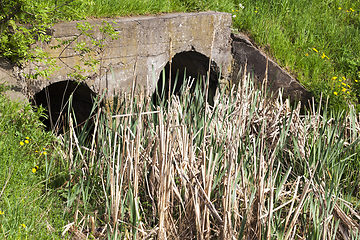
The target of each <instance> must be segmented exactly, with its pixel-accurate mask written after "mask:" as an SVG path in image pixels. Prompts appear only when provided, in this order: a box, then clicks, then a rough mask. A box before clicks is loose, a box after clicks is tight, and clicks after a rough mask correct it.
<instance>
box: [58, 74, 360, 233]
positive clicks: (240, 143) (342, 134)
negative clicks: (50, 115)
mask: <svg viewBox="0 0 360 240" xmlns="http://www.w3.org/2000/svg"><path fill="white" fill-rule="evenodd" d="M239 79H240V81H239V86H234V87H233V88H231V90H230V91H229V93H228V94H225V93H224V92H222V93H220V92H219V93H217V95H216V96H215V99H214V105H213V106H210V105H208V104H206V100H205V99H206V94H205V93H206V91H205V89H206V87H207V86H206V84H203V83H202V81H195V80H193V79H188V80H185V81H184V82H185V83H184V84H183V87H182V90H181V94H180V95H178V96H176V95H173V96H171V98H170V99H169V101H168V102H167V103H165V102H164V101H162V100H161V99H158V101H157V103H158V105H157V106H154V105H153V102H152V101H151V98H150V97H147V96H145V95H141V94H139V95H137V96H134V95H133V94H131V95H128V94H124V95H123V96H121V97H118V98H116V99H114V101H113V102H112V103H111V104H109V105H108V106H107V107H100V108H99V111H98V113H97V114H95V117H94V121H93V123H94V131H93V133H92V136H91V138H90V139H91V140H89V137H84V136H82V134H85V131H84V132H83V133H82V132H79V131H74V129H72V126H73V124H70V132H69V133H68V134H67V135H64V139H63V146H64V148H63V149H64V150H63V155H64V156H65V158H67V159H69V161H68V170H67V171H68V176H69V180H68V182H67V187H68V188H67V190H66V191H67V210H68V211H69V212H70V213H71V214H73V215H74V222H73V223H70V224H69V225H68V226H67V228H66V229H65V230H68V231H70V232H71V233H72V234H74V235H76V236H82V237H86V236H89V235H90V234H91V235H92V236H94V237H95V238H99V239H102V238H104V237H107V238H108V239H130V238H132V239H151V238H157V239H194V238H196V239H295V238H296V239H350V238H355V237H356V238H359V236H358V230H359V228H360V226H359V223H358V221H359V220H360V216H359V214H358V213H357V211H356V207H355V206H354V205H353V204H354V202H350V201H349V200H350V199H354V197H357V193H356V192H355V189H356V187H355V185H356V186H357V185H358V181H355V179H356V177H354V176H358V170H357V169H354V166H357V165H356V164H357V153H358V152H359V147H358V146H357V144H358V141H359V139H358V131H359V128H360V126H359V117H358V116H356V114H355V111H350V112H348V113H346V114H345V113H343V114H337V115H335V114H333V113H331V112H327V111H326V110H325V111H324V112H321V111H320V109H321V107H320V106H319V107H316V106H313V107H312V109H310V111H309V112H307V114H305V115H300V108H301V105H300V104H301V103H299V104H298V105H297V106H296V108H295V109H291V107H290V105H289V102H288V101H287V100H285V101H283V100H282V96H281V92H280V93H279V95H278V97H277V98H276V99H272V100H271V98H270V97H269V96H266V89H265V88H264V87H263V88H260V89H256V88H255V86H254V84H253V81H252V78H251V77H250V76H249V75H245V74H244V75H243V74H239ZM192 85H194V87H193V86H192ZM158 91H161V90H158ZM94 109H95V108H94ZM351 109H353V108H351ZM354 172H356V174H354ZM354 184H355V185H354ZM64 232H65V231H64Z"/></svg>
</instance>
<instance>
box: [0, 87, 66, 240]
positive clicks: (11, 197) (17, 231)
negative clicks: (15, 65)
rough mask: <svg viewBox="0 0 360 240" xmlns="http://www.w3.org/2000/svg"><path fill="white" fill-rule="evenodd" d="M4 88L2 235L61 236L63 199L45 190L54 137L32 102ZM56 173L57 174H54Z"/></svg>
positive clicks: (0, 120)
mask: <svg viewBox="0 0 360 240" xmlns="http://www.w3.org/2000/svg"><path fill="white" fill-rule="evenodd" d="M1 88H2V89H1V91H0V136H1V137H0V165H1V166H2V167H1V170H0V182H1V188H0V211H1V212H0V236H1V238H2V239H26V238H31V239H35V238H36V239H51V238H55V239H56V238H57V236H58V235H56V234H55V231H53V232H52V231H50V232H49V229H48V227H49V226H53V228H54V230H55V228H57V230H59V229H60V230H61V227H62V226H63V225H64V223H65V222H64V220H63V218H61V215H59V212H61V207H62V206H61V204H59V203H60V202H59V198H58V197H57V196H52V195H51V193H50V192H44V186H45V183H44V182H43V179H44V171H45V169H46V168H45V164H46V162H47V161H48V160H49V159H50V158H52V156H53V152H52V149H53V147H52V144H53V143H54V142H55V138H54V136H53V135H52V134H51V133H49V132H44V131H43V130H41V126H42V123H41V122H40V120H39V117H40V116H42V114H43V113H42V112H41V111H38V112H33V111H32V107H31V106H30V105H29V104H25V103H20V102H13V101H10V100H9V99H8V98H7V97H5V95H4V94H3V91H4V88H3V87H2V86H1ZM54 174H55V173H54Z"/></svg>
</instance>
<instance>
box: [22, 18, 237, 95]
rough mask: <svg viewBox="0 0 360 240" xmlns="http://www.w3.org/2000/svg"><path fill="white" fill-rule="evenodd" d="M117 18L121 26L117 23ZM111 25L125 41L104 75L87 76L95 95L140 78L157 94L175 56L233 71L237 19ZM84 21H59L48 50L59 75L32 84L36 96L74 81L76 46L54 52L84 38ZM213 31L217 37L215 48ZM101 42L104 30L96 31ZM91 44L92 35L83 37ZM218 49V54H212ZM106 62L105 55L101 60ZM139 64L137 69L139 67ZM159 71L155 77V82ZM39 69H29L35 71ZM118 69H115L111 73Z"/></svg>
mask: <svg viewBox="0 0 360 240" xmlns="http://www.w3.org/2000/svg"><path fill="white" fill-rule="evenodd" d="M112 20H114V22H115V23H112ZM88 22H89V23H90V24H94V25H101V23H102V22H103V20H91V21H88ZM109 22H110V23H111V24H112V25H113V27H114V29H115V30H116V31H117V32H118V33H119V35H120V38H119V39H117V40H114V41H110V42H108V43H107V44H108V45H107V48H106V49H105V51H104V53H103V54H102V55H101V57H102V59H103V64H102V65H103V68H102V69H101V74H99V72H98V73H94V72H90V73H87V74H88V76H89V78H88V79H87V80H86V84H87V85H88V86H89V87H90V89H91V90H92V91H94V92H95V93H99V92H101V91H102V90H103V89H108V96H110V97H111V96H112V95H113V94H118V93H120V92H122V91H127V90H129V89H131V87H132V83H133V80H134V76H136V85H139V86H142V87H145V89H146V90H147V91H148V92H149V93H151V92H152V91H153V90H154V88H155V86H156V82H157V80H158V78H159V75H160V72H161V71H162V69H163V67H164V66H165V65H166V64H167V63H168V61H169V60H171V59H172V58H173V57H174V56H175V54H177V53H181V52H184V51H196V52H199V53H201V54H203V55H205V56H207V57H209V58H210V56H211V58H212V60H213V61H214V62H215V63H216V64H217V66H219V67H220V66H221V67H222V76H223V77H229V75H230V68H231V66H230V65H231V58H232V56H231V38H230V31H231V30H230V26H231V15H230V14H227V13H219V12H202V13H173V14H166V15H160V16H139V17H130V18H118V19H111V21H110V20H109ZM77 23H78V22H69V23H59V24H56V25H55V26H54V28H53V32H52V35H53V38H52V40H51V42H50V43H48V44H45V45H44V46H42V47H44V48H45V49H46V51H47V52H49V53H50V55H51V56H53V57H57V58H58V59H57V65H58V66H59V67H60V69H59V70H58V71H56V72H55V73H54V74H52V75H51V76H50V79H45V78H39V79H37V80H32V81H31V83H27V84H24V83H22V84H18V85H27V91H28V92H29V93H30V95H33V94H36V93H38V92H39V91H41V90H42V89H43V88H45V87H46V86H49V85H50V84H53V83H56V82H59V81H65V80H69V77H68V73H70V72H71V71H72V68H71V67H72V66H74V65H75V64H78V63H79V56H78V55H77V53H76V52H75V51H74V49H73V47H74V46H75V43H72V44H70V45H69V46H68V47H67V48H66V49H64V48H58V49H51V46H54V45H56V44H58V42H57V40H68V39H71V38H73V37H74V36H76V35H78V34H79V31H78V30H77V28H76V25H77ZM213 33H214V34H215V37H214V42H213V47H212V41H213ZM94 36H95V37H96V38H100V37H101V36H100V32H96V31H95V33H94ZM81 39H82V40H85V41H90V39H89V38H88V37H84V38H81ZM211 51H212V52H211ZM96 57H97V58H100V55H99V56H96ZM135 65H136V68H135ZM153 67H154V72H155V79H154V78H153ZM33 69H34V65H29V66H28V67H27V68H26V69H24V72H25V73H29V72H31V71H32V70H33ZM111 69H112V71H111ZM22 81H25V80H22Z"/></svg>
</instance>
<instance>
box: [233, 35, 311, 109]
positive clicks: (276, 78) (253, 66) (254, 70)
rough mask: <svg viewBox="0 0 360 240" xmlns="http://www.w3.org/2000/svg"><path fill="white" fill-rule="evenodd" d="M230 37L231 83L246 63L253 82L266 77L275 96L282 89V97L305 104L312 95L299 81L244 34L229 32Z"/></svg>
mask: <svg viewBox="0 0 360 240" xmlns="http://www.w3.org/2000/svg"><path fill="white" fill-rule="evenodd" d="M231 38H232V40H233V41H232V56H233V65H232V78H231V81H232V83H235V84H236V83H237V82H238V80H237V75H238V72H239V70H240V69H242V70H244V68H245V64H246V63H247V68H246V71H247V73H246V74H251V75H252V74H253V77H254V82H255V83H256V84H257V85H261V84H262V83H263V81H264V79H267V86H268V87H269V89H270V91H271V92H272V93H273V94H274V96H277V94H278V92H279V89H281V90H282V91H283V94H282V96H283V98H284V99H286V98H289V99H290V102H292V103H295V102H297V101H301V102H302V104H303V105H304V104H305V105H307V103H308V100H309V99H310V98H311V97H312V95H311V93H310V92H309V91H308V90H306V89H305V87H303V86H302V85H301V84H300V82H299V81H298V80H297V79H295V78H294V77H293V76H291V75H290V74H289V73H288V72H286V71H285V70H284V69H282V68H281V67H280V66H279V65H278V64H277V63H276V62H275V61H273V60H272V59H270V58H269V57H268V56H267V55H266V54H265V53H263V52H262V51H260V50H259V49H257V48H256V47H255V46H254V45H253V44H252V43H251V41H250V39H249V38H248V37H247V36H246V35H244V34H241V33H239V34H231ZM266 65H268V70H267V71H268V72H267V73H268V74H267V78H266V76H265V74H266Z"/></svg>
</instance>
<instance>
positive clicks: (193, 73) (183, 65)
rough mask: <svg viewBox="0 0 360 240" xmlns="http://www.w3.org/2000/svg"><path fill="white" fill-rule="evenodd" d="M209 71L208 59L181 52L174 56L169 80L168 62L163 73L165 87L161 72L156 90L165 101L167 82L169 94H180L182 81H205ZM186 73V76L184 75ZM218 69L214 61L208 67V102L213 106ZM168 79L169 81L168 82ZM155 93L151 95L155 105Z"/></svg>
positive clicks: (194, 52)
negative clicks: (192, 79)
mask: <svg viewBox="0 0 360 240" xmlns="http://www.w3.org/2000/svg"><path fill="white" fill-rule="evenodd" d="M185 69H186V71H185ZM208 69H209V58H208V57H207V56H205V55H203V54H201V53H199V52H196V51H188V52H181V53H178V54H176V55H175V56H174V57H173V59H172V63H171V79H170V62H168V63H167V64H166V66H165V68H164V70H163V71H165V86H163V71H161V73H160V76H159V80H158V83H157V89H158V92H159V95H160V98H161V99H165V100H167V99H168V98H169V96H168V95H169V82H171V88H170V93H172V92H174V94H180V89H181V87H182V85H183V84H184V79H189V77H191V78H195V79H196V80H197V81H200V80H201V81H202V80H203V78H204V79H206V76H207V71H208ZM177 71H179V75H178V80H177V83H176V86H174V84H175V78H176V73H177ZM185 72H186V75H185ZM219 75H220V69H219V67H218V66H217V65H216V63H215V62H214V61H211V65H210V79H209V95H208V102H209V103H210V104H213V102H214V96H215V92H216V88H217V86H218V83H219V82H218V79H219ZM169 79H170V81H169ZM161 89H164V94H163V95H161ZM156 99H157V98H156V91H155V93H154V95H153V102H155V104H156V102H157V101H156Z"/></svg>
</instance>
